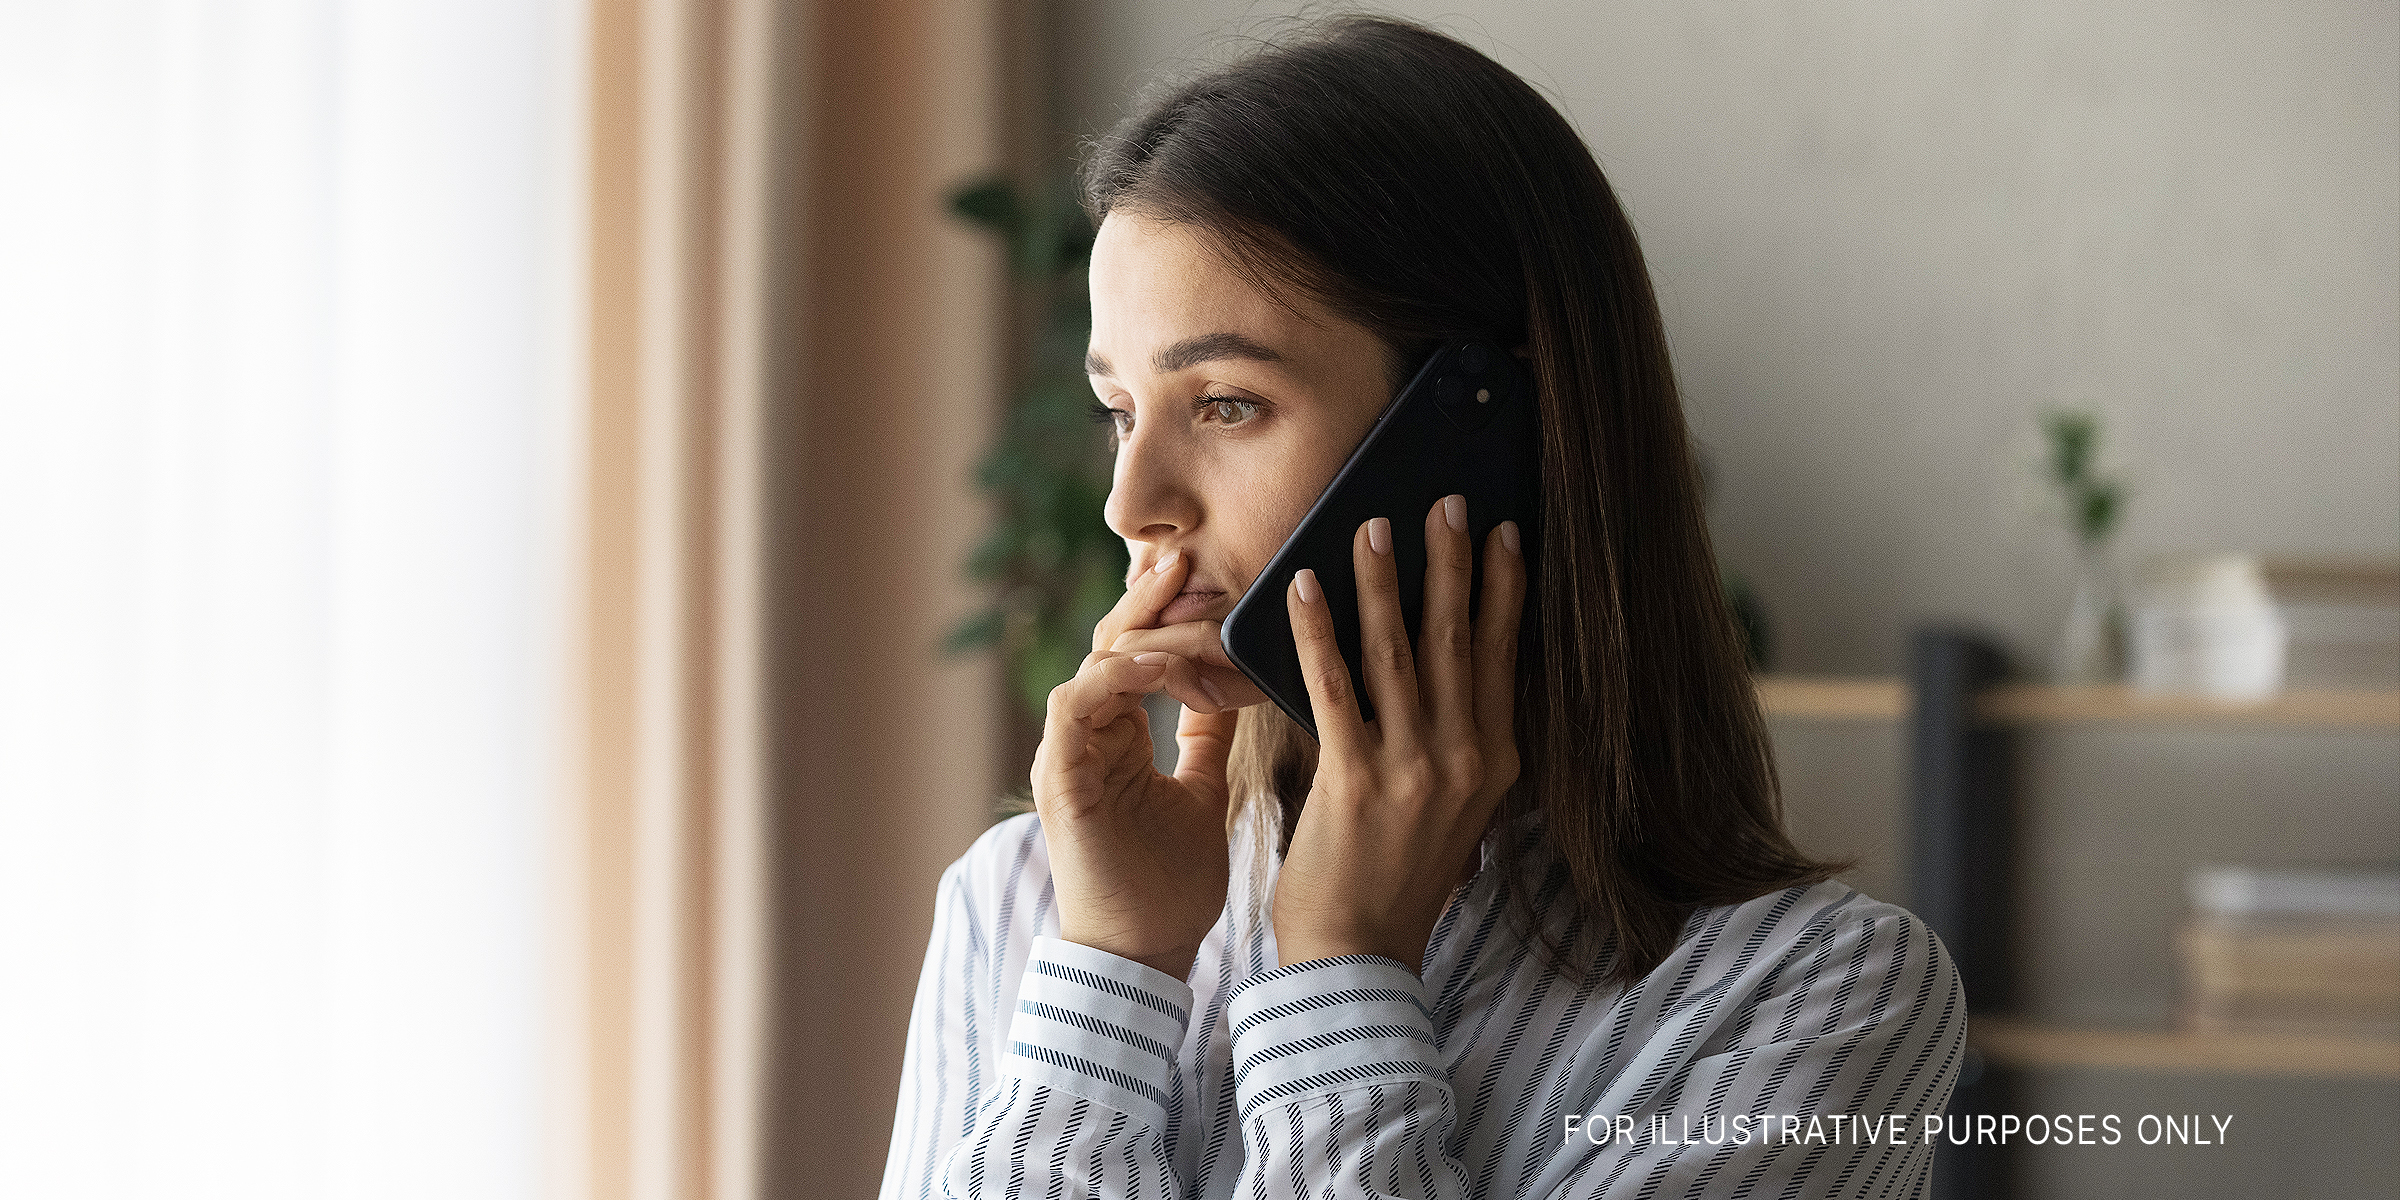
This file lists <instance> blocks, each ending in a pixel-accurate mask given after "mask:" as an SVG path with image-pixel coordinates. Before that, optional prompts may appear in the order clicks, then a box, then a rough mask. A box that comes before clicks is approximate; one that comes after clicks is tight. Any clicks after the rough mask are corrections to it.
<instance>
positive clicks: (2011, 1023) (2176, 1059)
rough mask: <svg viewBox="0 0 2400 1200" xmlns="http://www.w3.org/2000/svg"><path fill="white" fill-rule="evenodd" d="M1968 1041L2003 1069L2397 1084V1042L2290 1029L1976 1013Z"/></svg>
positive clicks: (2399, 1079)
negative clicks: (2171, 1027)
mask: <svg viewBox="0 0 2400 1200" xmlns="http://www.w3.org/2000/svg"><path fill="white" fill-rule="evenodd" d="M1967 1042H1968V1044H1969V1045H1972V1046H1974V1047H1975V1048H1976V1049H1977V1050H1980V1051H1982V1052H1983V1056H1984V1058H1985V1059H1987V1060H1989V1061H1991V1062H1994V1063H1998V1064H2000V1065H2002V1066H2010V1067H2087V1068H2088V1067H2098V1068H2105V1069H2110V1070H2120V1071H2149V1072H2159V1073H2169V1074H2198V1075H2264V1076H2281V1077H2288V1078H2304V1079H2363V1080H2369V1081H2373V1082H2378V1083H2400V1040H2393V1039H2388V1038H2372V1037H2353V1036H2339V1035H2332V1034H2296V1033H2183V1032H2174V1031H2168V1030H2140V1029H2075V1028H2066V1027H2059V1026H2051V1025H2043V1024H2040V1023H2037V1022H2031V1021H2024V1020H2018V1019H2015V1018H2008V1017H1975V1018H1972V1019H1970V1020H1969V1021H1968V1023H1967Z"/></svg>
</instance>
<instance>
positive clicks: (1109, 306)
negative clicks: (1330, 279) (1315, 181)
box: [1085, 212, 1391, 625]
mask: <svg viewBox="0 0 2400 1200" xmlns="http://www.w3.org/2000/svg"><path fill="white" fill-rule="evenodd" d="M1091 280H1092V344H1091V352H1090V355H1089V356H1088V357H1087V359H1086V360H1085V369H1086V371H1087V372H1088V373H1089V375H1090V377H1091V384H1092V391H1093V392H1094V393H1095V394H1097V395H1098V396H1099V397H1100V403H1101V404H1102V405H1103V406H1105V407H1106V408H1108V409H1110V410H1113V411H1112V415H1111V419H1112V420H1113V421H1114V422H1115V423H1116V444H1117V452H1116V453H1117V463H1116V477H1115V481H1114V483H1113V484H1112V485H1111V486H1110V488H1109V493H1108V509H1107V512H1108V526H1109V528H1111V529H1113V530H1115V531H1116V532H1117V534H1118V536H1120V537H1123V538H1124V539H1125V546H1126V549H1128V550H1130V551H1131V552H1132V555H1133V570H1134V572H1136V573H1137V574H1138V573H1139V572H1141V571H1144V570H1147V569H1148V568H1149V567H1150V566H1151V565H1152V564H1153V563H1156V562H1157V561H1158V560H1159V559H1160V558H1162V557H1164V556H1165V555H1166V554H1167V553H1168V552H1170V551H1181V552H1182V553H1183V554H1184V555H1185V557H1186V558H1188V559H1189V560H1190V564H1189V568H1188V574H1187V575H1186V577H1185V583H1184V588H1183V592H1182V594H1180V595H1178V596H1177V597H1176V598H1175V600H1174V602H1173V603H1172V604H1170V605H1169V606H1168V607H1167V609H1166V610H1165V611H1164V612H1162V613H1161V614H1160V615H1159V623H1160V624H1161V625H1174V624H1180V623H1183V622H1187V621H1218V620H1223V619H1224V617H1225V614H1227V613H1228V612H1230V611H1232V609H1233V605H1234V603H1235V601H1238V600H1240V599H1241V596H1242V592H1243V591H1244V590H1245V589H1247V588H1248V587H1249V586H1250V581H1251V580H1253V579H1255V578H1257V577H1258V573H1259V571H1260V569H1262V568H1264V567H1265V566H1266V565H1267V560H1268V559H1269V558H1272V557H1274V555H1275V551H1276V550H1277V549H1278V548H1280V547H1281V546H1282V545H1283V542H1284V539H1285V538H1287V537H1290V536H1291V532H1292V530H1293V529H1295V528H1297V527H1298V526H1299V524H1300V518H1301V517H1302V516H1304V515H1306V514H1307V512H1308V506H1309V505H1310V504H1311V503H1313V502H1314V501H1315V500H1316V498H1317V494H1318V493H1319V492H1321V491H1323V490H1324V489H1325V485H1326V484H1328V483H1331V482H1332V481H1333V475H1334V472H1335V471H1337V470H1340V469H1341V465H1342V463H1343V461H1344V460H1346V459H1347V458H1349V456H1350V451H1351V450H1352V449H1353V448H1354V447H1356V446H1357V444H1358V441H1359V439H1360V438H1362V437H1364V436H1366V432H1367V427H1368V426H1370V425H1372V424H1373V423H1374V421H1375V417H1376V414H1378V413H1380V412H1382V411H1383V407H1384V404H1385V403H1386V402H1387V401H1389V400H1390V399H1391V385H1390V381H1389V376H1388V375H1387V373H1386V365H1387V364H1386V358H1385V350H1384V345H1383V343H1382V342H1381V341H1380V340H1379V339H1377V338H1376V337H1375V335H1374V334H1372V333H1369V332H1368V331H1367V329H1366V328H1365V327H1364V326H1361V325H1357V324H1355V323H1353V322H1350V321H1348V320H1345V319H1342V318H1340V317H1337V316H1334V315H1333V314H1332V313H1330V312H1328V311H1325V310H1324V309H1323V308H1322V307H1321V306H1318V305H1316V304H1314V303H1313V302H1311V301H1307V300H1298V299H1296V300H1295V301H1294V307H1296V308H1297V309H1298V311H1297V312H1295V311H1293V308H1287V307H1285V306H1284V305H1282V304H1278V303H1277V302H1276V301H1275V300H1274V299H1272V298H1270V297H1269V296H1268V295H1267V294H1266V293H1264V292H1261V291H1259V290H1258V289H1257V288H1256V287H1254V286H1252V285H1251V284H1250V283H1249V282H1248V281H1246V280H1244V279H1243V278H1242V277H1241V276H1240V275H1239V274H1238V273H1236V272H1235V271H1234V270H1233V269H1232V268H1230V267H1228V266H1227V265H1226V264H1225V263H1224V262H1222V261H1221V260H1220V259H1219V257H1218V255H1217V252H1216V251H1215V250H1214V249H1212V248H1211V246H1210V245H1209V243H1208V242H1207V240H1206V239H1205V238H1204V237H1203V236H1202V235H1201V234H1200V233H1198V232H1197V231H1195V230H1193V229H1191V228H1189V227H1186V226H1181V225H1174V224H1169V223H1166V222H1163V221H1157V220H1152V219H1150V218H1147V217H1143V216H1139V215H1135V214H1131V213H1125V212H1114V213H1110V214H1109V215H1108V219H1107V220H1105V221H1102V222H1101V224H1100V233H1099V239H1098V241H1096V242H1095V243H1094V244H1093V246H1092V268H1091Z"/></svg>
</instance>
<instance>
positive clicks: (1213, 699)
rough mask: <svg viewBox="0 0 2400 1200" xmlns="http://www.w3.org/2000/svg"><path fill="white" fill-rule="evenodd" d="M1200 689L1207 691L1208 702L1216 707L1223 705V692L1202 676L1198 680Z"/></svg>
mask: <svg viewBox="0 0 2400 1200" xmlns="http://www.w3.org/2000/svg"><path fill="white" fill-rule="evenodd" d="M1200 690H1201V691H1204V692H1207V693H1208V702H1209V703H1210V704H1214V705H1216V706H1217V707H1218V708H1223V707H1225V693H1223V692H1220V691H1218V690H1217V685H1215V684H1213V683H1210V682H1209V681H1208V680H1207V679H1205V678H1204V679H1202V680H1201V681H1200Z"/></svg>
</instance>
